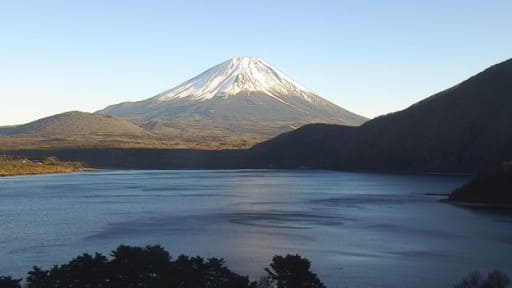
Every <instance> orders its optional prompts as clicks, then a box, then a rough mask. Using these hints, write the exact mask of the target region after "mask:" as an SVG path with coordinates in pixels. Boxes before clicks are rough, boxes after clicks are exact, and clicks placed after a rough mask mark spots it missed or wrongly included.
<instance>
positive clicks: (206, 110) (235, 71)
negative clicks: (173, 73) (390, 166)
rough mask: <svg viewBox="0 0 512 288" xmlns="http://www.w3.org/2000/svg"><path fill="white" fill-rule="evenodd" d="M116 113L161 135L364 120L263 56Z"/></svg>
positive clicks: (275, 130) (260, 131)
mask: <svg viewBox="0 0 512 288" xmlns="http://www.w3.org/2000/svg"><path fill="white" fill-rule="evenodd" d="M97 113H99V114H107V115H113V116H117V117H121V118H123V119H127V120H130V121H132V122H134V123H136V124H137V125H139V126H141V127H144V128H145V129H148V130H150V131H153V132H157V133H160V134H167V135H173V134H175V133H177V132H183V131H185V132H187V133H189V134H190V135H198V134H202V135H205V137H208V136H209V135H212V134H215V135H221V136H225V135H239V134H247V135H253V136H257V137H259V139H265V138H269V137H271V136H275V135H277V134H279V133H281V132H284V131H289V130H291V129H294V128H297V127H299V126H302V125H304V124H308V123H317V122H318V123H337V124H345V125H360V124H361V123H363V122H364V121H366V118H364V117H362V116H359V115H356V114H354V113H351V112H349V111H347V110H345V109H343V108H340V107H338V106H336V105H335V104H333V103H331V102H329V101H327V100H325V99H323V98H321V97H319V96H318V95H316V94H314V93H313V92H311V91H309V90H307V89H305V88H303V87H302V86H301V85H299V84H298V83H296V82H294V81H293V80H291V79H290V78H288V77H287V76H285V75H284V74H283V73H282V72H280V71H278V70H277V69H275V68H273V67H271V66H270V65H269V64H267V63H266V62H264V61H263V60H261V59H259V58H247V57H239V58H233V59H231V60H228V61H225V62H223V63H221V64H219V65H216V66H214V67H212V68H210V69H209V70H207V71H205V72H203V73H201V74H200V75H198V76H196V77H194V78H192V79H190V80H189V81H186V82H184V83H183V84H181V85H179V86H177V87H175V88H172V89H170V90H167V91H164V92H162V93H160V94H158V95H156V96H154V97H152V98H149V99H146V100H143V101H139V102H125V103H121V104H117V105H112V106H109V107H107V108H105V109H103V110H101V111H98V112H97Z"/></svg>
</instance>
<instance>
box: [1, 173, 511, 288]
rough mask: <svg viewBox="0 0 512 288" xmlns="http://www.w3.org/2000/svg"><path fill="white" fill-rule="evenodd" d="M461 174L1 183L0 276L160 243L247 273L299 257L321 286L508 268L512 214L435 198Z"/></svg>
mask: <svg viewBox="0 0 512 288" xmlns="http://www.w3.org/2000/svg"><path fill="white" fill-rule="evenodd" d="M466 179H467V177H462V176H432V175H391V174H364V173H341V172H331V171H310V170H293V171H287V170H227V171H210V170H200V171H98V172H83V173H75V174H67V175H44V176H20V177H7V178H0V221H1V222H0V233H1V234H0V251H1V257H0V275H6V274H11V275H15V276H18V277H22V276H25V275H26V272H27V271H28V270H30V268H31V267H32V266H33V265H39V266H42V267H44V268H49V267H50V266H51V265H53V264H61V263H64V262H67V261H69V260H70V259H71V258H72V257H74V256H77V255H78V254H81V253H83V252H89V253H92V252H95V251H98V252H101V253H104V254H108V252H109V251H110V250H112V249H114V248H116V246H117V245H119V244H130V245H146V244H161V245H162V246H164V247H165V248H166V249H167V250H169V251H170V252H171V255H173V256H177V255H178V254H181V253H185V254H190V255H201V256H217V257H223V258H225V259H226V261H227V264H228V266H229V267H230V268H231V269H233V270H234V271H236V272H239V273H242V274H248V275H250V276H251V277H252V278H253V279H256V278H257V277H259V276H261V275H262V274H263V268H264V267H266V266H267V265H268V264H269V263H270V261H271V259H272V256H273V255H275V254H286V253H298V254H300V255H302V256H305V257H307V258H309V259H310V260H311V261H312V264H313V266H312V268H313V270H314V272H316V273H317V274H318V275H319V277H320V279H322V281H323V282H324V283H326V284H327V285H328V287H450V286H451V284H453V283H454V282H456V281H457V280H459V279H460V278H462V277H464V276H465V275H466V274H467V273H469V272H471V271H473V270H476V269H478V270H481V271H483V272H487V271H488V270H490V269H494V268H499V269H501V270H502V271H504V272H507V273H508V274H509V275H512V257H511V255H512V229H511V228H512V214H510V213H498V212H489V211H485V210H475V209H467V208H460V207H455V206H452V205H449V204H446V203H440V202H437V199H439V198H440V197H441V196H432V193H448V192H449V191H450V190H452V189H453V188H455V187H457V186H458V185H460V184H461V183H463V182H464V181H465V180H466Z"/></svg>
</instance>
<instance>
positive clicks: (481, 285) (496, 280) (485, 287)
mask: <svg viewBox="0 0 512 288" xmlns="http://www.w3.org/2000/svg"><path fill="white" fill-rule="evenodd" d="M509 284H510V279H509V278H508V276H507V275H505V274H504V273H502V272H500V271H498V270H493V271H491V272H489V274H487V278H485V279H484V278H483V276H482V274H481V273H480V272H478V271H475V272H472V273H470V274H469V275H468V276H467V277H466V278H464V279H462V280H461V281H460V282H459V283H457V284H455V285H453V288H506V287H509Z"/></svg>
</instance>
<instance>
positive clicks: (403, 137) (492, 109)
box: [252, 59, 512, 172]
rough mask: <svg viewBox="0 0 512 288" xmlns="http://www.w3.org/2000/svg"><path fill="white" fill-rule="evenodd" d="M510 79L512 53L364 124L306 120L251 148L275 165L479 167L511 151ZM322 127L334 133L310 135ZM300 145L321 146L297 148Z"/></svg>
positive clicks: (421, 168)
mask: <svg viewBox="0 0 512 288" xmlns="http://www.w3.org/2000/svg"><path fill="white" fill-rule="evenodd" d="M511 80H512V59H511V60H508V61H505V62H502V63H500V64H497V65H494V66H492V67H490V68H488V69H487V70H485V71H483V72H481V73H479V74H477V75H475V76H473V77H471V78H470V79H468V80H466V81H464V82H462V83H460V84H459V85H456V86H454V87H452V88H450V89H448V90H445V91H443V92H440V93H438V94H436V95H433V96H431V97H429V98H427V99H425V100H423V101H421V102H419V103H417V104H414V105H412V106H411V107H409V108H407V109H405V110H403V111H400V112H396V113H392V114H388V115H385V116H381V117H378V118H376V119H373V120H371V121H368V122H367V123H365V124H363V125H362V126H360V127H357V128H354V129H346V128H344V129H342V128H339V127H336V126H326V125H316V126H313V127H311V126H308V127H303V128H301V129H299V131H294V132H292V133H288V134H285V135H281V136H279V137H277V138H275V139H272V140H270V141H268V142H266V143H262V144H260V145H257V146H256V147H254V149H253V150H252V153H255V154H256V155H258V157H260V159H261V158H265V159H266V161H267V165H270V166H274V167H275V166H287V167H290V166H313V167H318V166H326V165H327V166H329V167H330V168H337V169H349V170H354V169H361V170H386V171H389V170H395V171H444V172H463V171H467V172H473V171H476V170H478V169H480V168H482V167H485V166H486V165H492V164H497V163H500V162H501V161H503V160H509V159H512V149H510V147H512V129H511V127H512V81H511ZM315 134H317V135H316V137H317V138H318V137H320V138H325V139H331V140H332V141H317V142H315V143H311V141H310V135H315ZM318 134H320V136H319V135H318ZM297 149H300V150H307V151H316V152H310V153H309V154H310V155H308V156H307V158H306V157H304V156H303V155H301V154H300V153H295V154H293V155H291V154H290V153H291V152H290V151H294V150H297ZM311 153H316V154H315V155H311ZM325 155H330V158H329V157H327V156H325ZM272 157H274V158H272ZM293 157H295V158H293Z"/></svg>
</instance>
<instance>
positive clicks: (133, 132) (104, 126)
mask: <svg viewBox="0 0 512 288" xmlns="http://www.w3.org/2000/svg"><path fill="white" fill-rule="evenodd" d="M0 135H4V136H44V137H47V138H51V137H75V136H106V135H117V136H144V135H148V133H147V132H146V131H144V130H143V129H142V128H140V127H138V126H136V125H134V124H133V123H131V122H128V121H125V120H122V119H118V118H114V117H109V116H104V115H97V114H91V113H85V112H79V111H71V112H66V113H62V114H57V115H53V116H50V117H46V118H43V119H39V120H36V121H33V122H30V123H27V124H24V125H18V126H11V127H4V128H1V127H0Z"/></svg>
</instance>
